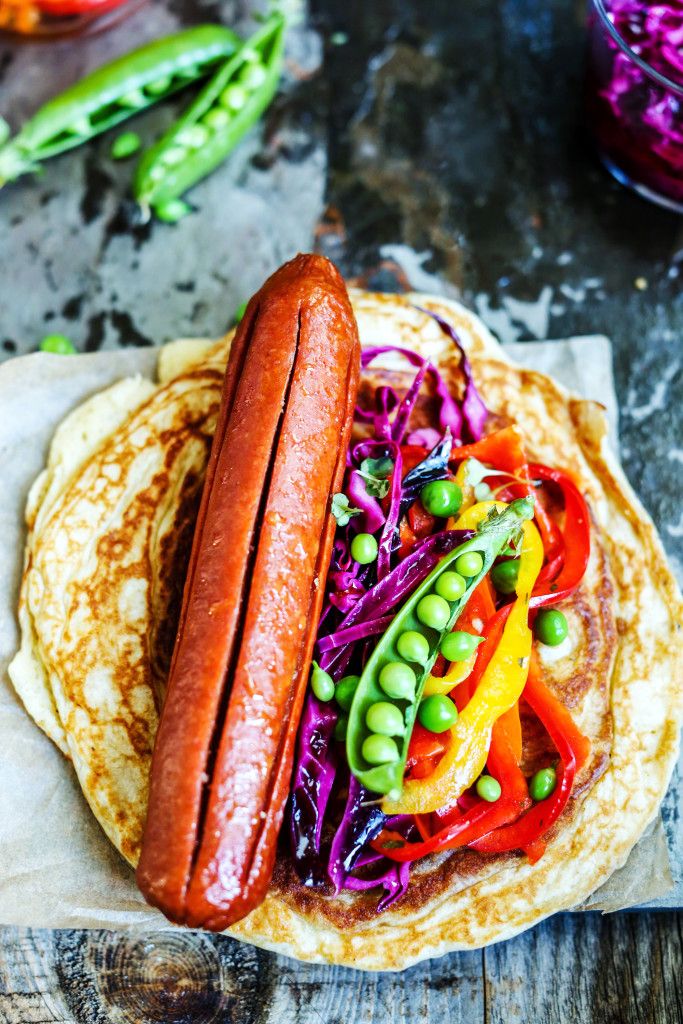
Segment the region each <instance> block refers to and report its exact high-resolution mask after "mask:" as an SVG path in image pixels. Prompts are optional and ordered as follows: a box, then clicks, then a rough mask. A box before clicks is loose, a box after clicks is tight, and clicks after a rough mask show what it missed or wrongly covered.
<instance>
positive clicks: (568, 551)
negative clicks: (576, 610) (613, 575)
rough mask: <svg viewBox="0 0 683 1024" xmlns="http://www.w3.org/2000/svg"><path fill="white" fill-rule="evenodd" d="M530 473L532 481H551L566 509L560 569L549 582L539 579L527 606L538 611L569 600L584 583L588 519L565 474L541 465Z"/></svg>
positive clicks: (573, 487) (588, 530) (578, 493)
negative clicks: (559, 493) (558, 489)
mask: <svg viewBox="0 0 683 1024" xmlns="http://www.w3.org/2000/svg"><path fill="white" fill-rule="evenodd" d="M529 472H530V474H531V477H532V479H538V480H544V481H545V480H551V481H552V482H553V483H555V484H557V486H558V487H559V488H560V490H561V491H562V496H563V498H564V509H565V517H564V526H563V528H562V539H563V542H564V558H563V564H562V569H561V570H560V573H559V575H557V576H556V577H555V579H554V580H552V582H549V580H548V578H545V579H541V578H540V577H539V581H538V582H537V584H536V586H535V587H534V593H533V596H532V598H531V602H530V605H531V607H532V608H539V607H541V606H542V605H548V604H556V603H557V602H558V601H561V600H563V598H565V597H568V596H569V595H570V594H571V593H573V591H574V590H576V588H577V587H578V585H579V583H580V582H581V580H582V579H583V576H584V573H585V572H586V566H587V565H588V558H589V556H590V515H589V512H588V506H587V505H586V502H585V501H584V498H583V495H582V494H581V492H580V490H579V489H578V487H577V486H576V484H575V483H574V481H573V480H572V479H571V478H570V477H569V475H568V474H567V473H564V472H562V470H560V469H552V468H551V467H550V466H544V465H542V464H541V463H531V465H530V466H529ZM538 504H539V503H538V502H537V503H536V505H537V506H538Z"/></svg>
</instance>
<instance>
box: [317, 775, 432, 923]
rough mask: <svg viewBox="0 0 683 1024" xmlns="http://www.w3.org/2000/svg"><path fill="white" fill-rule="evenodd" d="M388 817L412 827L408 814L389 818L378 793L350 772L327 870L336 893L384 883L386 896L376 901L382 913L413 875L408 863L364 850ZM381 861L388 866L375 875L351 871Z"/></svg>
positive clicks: (401, 824)
mask: <svg viewBox="0 0 683 1024" xmlns="http://www.w3.org/2000/svg"><path fill="white" fill-rule="evenodd" d="M388 821H392V822H395V824H394V825H393V826H392V827H394V828H396V829H397V830H399V829H401V827H403V828H404V829H409V828H410V826H411V825H412V820H411V819H410V818H409V816H407V815H403V816H401V817H400V818H399V817H397V818H395V819H387V817H386V815H385V814H384V813H383V812H382V811H381V809H380V807H379V804H378V801H377V799H376V797H375V795H374V794H372V793H369V792H368V791H367V790H366V789H363V787H362V786H361V784H360V783H359V782H358V780H357V779H356V778H355V776H353V775H350V776H349V794H348V797H347V800H346V806H345V808H344V813H343V815H342V820H341V822H340V824H339V827H338V829H337V831H336V832H335V835H334V839H333V840H332V846H331V849H330V859H329V863H328V866H327V873H328V875H329V877H330V879H331V881H332V883H333V884H334V887H335V891H336V892H337V893H339V892H341V891H342V889H350V890H352V891H356V892H362V891H365V890H367V889H375V888H377V887H378V886H380V885H381V886H382V887H383V889H384V896H383V897H382V899H381V900H380V901H379V903H378V905H377V910H378V912H380V913H381V912H382V911H383V910H386V909H387V907H389V906H390V905H391V904H392V903H393V902H394V901H395V900H397V899H399V898H400V897H401V896H403V895H404V893H405V892H406V889H407V888H408V882H409V879H410V865H409V864H397V863H396V862H394V861H389V860H388V859H387V858H384V857H382V856H381V855H375V853H374V851H370V852H369V853H368V852H366V851H365V847H366V846H367V844H368V843H369V842H370V841H371V840H372V839H375V838H376V837H377V836H378V835H379V834H380V832H381V831H382V829H383V828H385V827H386V825H387V823H388ZM379 861H385V863H386V865H387V866H386V868H385V870H384V871H383V873H382V874H380V875H378V876H377V877H375V878H356V877H355V876H354V875H352V874H351V871H352V870H353V869H354V867H366V866H368V865H370V864H375V863H378V862H379Z"/></svg>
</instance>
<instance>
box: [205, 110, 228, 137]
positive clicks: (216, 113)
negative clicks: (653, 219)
mask: <svg viewBox="0 0 683 1024" xmlns="http://www.w3.org/2000/svg"><path fill="white" fill-rule="evenodd" d="M230 121H231V117H230V114H229V113H228V111H227V110H225V108H224V107H211V110H207V112H206V113H205V114H204V117H203V118H202V122H203V123H204V124H205V125H206V127H207V128H209V129H211V131H212V132H222V131H223V129H224V128H225V127H226V125H229V124H230Z"/></svg>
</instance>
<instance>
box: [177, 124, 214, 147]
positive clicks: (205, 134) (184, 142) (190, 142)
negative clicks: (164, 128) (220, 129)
mask: <svg viewBox="0 0 683 1024" xmlns="http://www.w3.org/2000/svg"><path fill="white" fill-rule="evenodd" d="M175 140H176V142H177V143H178V145H179V146H187V148H188V149H201V148H202V146H205V145H206V143H207V142H208V141H209V130H208V128H206V127H205V126H204V125H203V124H188V125H187V127H186V128H183V129H181V131H179V132H178V134H177V135H176V137H175Z"/></svg>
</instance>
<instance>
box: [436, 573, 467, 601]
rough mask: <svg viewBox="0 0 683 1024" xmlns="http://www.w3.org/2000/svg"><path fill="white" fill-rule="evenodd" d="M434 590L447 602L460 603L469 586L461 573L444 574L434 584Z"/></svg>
mask: <svg viewBox="0 0 683 1024" xmlns="http://www.w3.org/2000/svg"><path fill="white" fill-rule="evenodd" d="M434 590H435V591H436V593H437V594H438V595H439V597H443V598H445V600H446V601H459V600H460V598H461V597H462V595H463V594H464V593H465V591H466V590H467V584H466V583H465V580H464V579H463V577H462V576H461V575H460V573H459V572H443V573H441V575H440V576H439V577H438V579H437V581H436V583H435V584H434Z"/></svg>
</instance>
